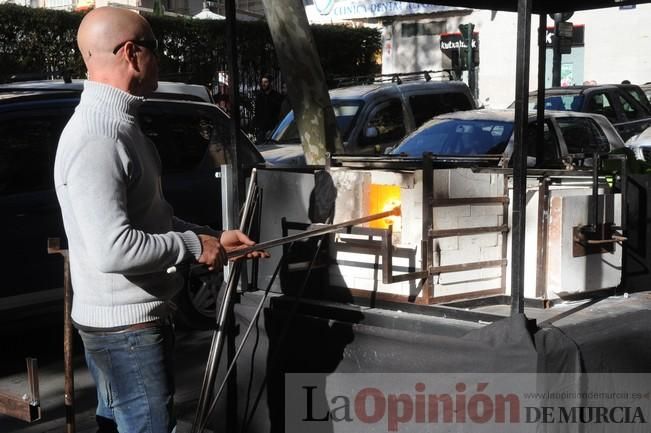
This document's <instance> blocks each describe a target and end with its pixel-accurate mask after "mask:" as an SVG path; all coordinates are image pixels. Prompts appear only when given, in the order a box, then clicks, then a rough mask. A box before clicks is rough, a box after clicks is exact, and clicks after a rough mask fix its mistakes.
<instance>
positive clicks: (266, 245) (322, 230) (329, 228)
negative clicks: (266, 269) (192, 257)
mask: <svg viewBox="0 0 651 433" xmlns="http://www.w3.org/2000/svg"><path fill="white" fill-rule="evenodd" d="M396 215H400V207H399V206H397V207H395V208H393V209H391V210H389V211H386V212H380V213H377V214H373V215H368V216H365V217H362V218H356V219H352V220H349V221H344V222H341V223H338V224H331V225H330V224H329V225H324V226H322V227H319V228H316V229H313V230H307V231H305V232H303V233H296V234H293V235H289V236H285V237H282V238H278V239H272V240H270V241H266V242H260V243H259V244H256V245H253V246H251V247H246V248H242V249H240V250H234V251H230V252H229V253H228V254H227V256H228V257H229V258H233V257H239V256H242V255H245V254H248V253H251V252H253V251H261V250H267V249H270V248H273V247H277V246H279V245H284V244H288V243H290V242H295V241H299V240H301V239H308V238H312V237H314V236H319V235H324V234H327V233H332V232H336V231H338V230H342V229H345V228H347V227H351V226H356V225H359V224H363V223H367V222H369V221H375V220H379V219H382V218H387V217H390V216H396Z"/></svg>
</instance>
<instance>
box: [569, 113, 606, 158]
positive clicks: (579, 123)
mask: <svg viewBox="0 0 651 433" xmlns="http://www.w3.org/2000/svg"><path fill="white" fill-rule="evenodd" d="M558 126H559V127H560V129H561V134H563V139H564V140H565V144H566V146H567V152H568V153H570V154H575V153H593V152H608V151H609V150H610V146H609V144H608V138H607V137H606V135H605V134H604V132H603V131H602V130H601V128H600V127H599V126H598V125H597V124H596V122H595V121H594V120H593V119H590V118H587V117H560V118H558Z"/></svg>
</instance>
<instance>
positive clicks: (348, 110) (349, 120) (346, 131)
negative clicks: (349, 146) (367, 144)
mask: <svg viewBox="0 0 651 433" xmlns="http://www.w3.org/2000/svg"><path fill="white" fill-rule="evenodd" d="M362 104H363V102H362V101H332V108H334V111H335V118H336V119H337V128H338V129H339V133H340V134H341V139H342V140H343V141H347V140H348V136H349V135H350V131H351V129H352V126H353V125H354V122H353V119H355V116H357V113H358V112H359V109H360V107H361V106H362ZM271 140H272V141H276V142H279V143H300V142H301V139H300V137H299V135H298V128H297V127H296V122H294V112H293V111H290V112H289V113H287V115H286V116H285V118H284V119H283V120H282V121H281V122H280V123H279V124H278V126H277V127H276V129H275V130H274V132H273V134H272V135H271Z"/></svg>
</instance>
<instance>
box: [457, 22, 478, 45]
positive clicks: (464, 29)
mask: <svg viewBox="0 0 651 433" xmlns="http://www.w3.org/2000/svg"><path fill="white" fill-rule="evenodd" d="M474 30H475V25H474V24H473V23H468V24H459V31H460V32H461V36H463V40H464V41H466V43H468V42H472V33H473V31H474ZM469 46H470V45H469Z"/></svg>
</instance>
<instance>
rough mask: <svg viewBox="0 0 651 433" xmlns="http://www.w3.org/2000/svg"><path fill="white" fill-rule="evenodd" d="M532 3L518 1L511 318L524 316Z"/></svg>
mask: <svg viewBox="0 0 651 433" xmlns="http://www.w3.org/2000/svg"><path fill="white" fill-rule="evenodd" d="M531 6H532V0H518V32H517V54H516V68H515V69H516V70H515V152H514V153H515V155H514V159H515V161H514V164H513V225H512V227H513V232H512V233H513V234H512V238H511V252H512V253H511V257H512V258H511V314H512V315H514V314H517V313H522V312H524V250H525V234H526V205H527V203H526V194H527V147H526V142H525V141H524V137H525V129H526V125H527V119H528V117H529V115H528V100H529V44H530V40H531Z"/></svg>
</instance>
